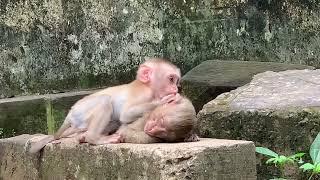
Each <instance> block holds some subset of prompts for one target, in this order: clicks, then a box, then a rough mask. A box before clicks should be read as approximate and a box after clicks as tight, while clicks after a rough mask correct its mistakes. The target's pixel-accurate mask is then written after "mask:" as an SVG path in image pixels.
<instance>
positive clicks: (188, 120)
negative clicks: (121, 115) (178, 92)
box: [80, 97, 199, 144]
mask: <svg viewBox="0 0 320 180" xmlns="http://www.w3.org/2000/svg"><path fill="white" fill-rule="evenodd" d="M196 122H197V118H196V112H195V109H194V107H193V105H192V103H191V102H190V100H189V99H187V98H186V97H180V98H179V99H178V100H175V101H172V102H169V103H166V104H164V105H161V106H158V107H157V108H156V109H154V110H153V111H151V112H149V113H145V114H144V116H143V117H141V118H139V119H138V120H136V121H134V122H132V123H130V124H124V125H121V127H120V128H119V129H118V130H117V131H116V133H114V134H112V135H110V136H105V141H106V142H109V143H121V142H123V143H139V144H147V143H157V142H179V141H180V142H181V141H198V140H199V139H198V137H197V136H196V135H195V134H192V133H193V129H194V128H195V126H196ZM190 136H194V137H193V138H191V140H188V139H190ZM195 136H196V137H195ZM80 141H81V139H80ZM81 142H83V141H81Z"/></svg>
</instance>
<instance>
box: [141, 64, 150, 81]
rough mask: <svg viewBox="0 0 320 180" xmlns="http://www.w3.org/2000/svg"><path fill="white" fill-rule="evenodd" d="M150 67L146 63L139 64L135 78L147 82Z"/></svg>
mask: <svg viewBox="0 0 320 180" xmlns="http://www.w3.org/2000/svg"><path fill="white" fill-rule="evenodd" d="M151 74H152V68H151V67H149V66H147V65H141V66H140V67H139V69H138V72H137V80H139V81H141V82H143V83H148V82H149V81H150V79H151Z"/></svg>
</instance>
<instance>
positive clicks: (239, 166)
mask: <svg viewBox="0 0 320 180" xmlns="http://www.w3.org/2000/svg"><path fill="white" fill-rule="evenodd" d="M30 137H31V136H30V135H21V136H16V137H13V138H8V139H2V140H0V179H52V178H54V179H163V180H167V179H217V180H218V179H234V180H236V179H249V180H250V179H256V169H255V153H254V144H253V143H252V142H249V141H234V140H222V139H201V140H200V141H199V142H193V143H172V144H165V143H161V144H109V145H103V146H89V145H87V144H82V145H77V144H76V143H75V142H74V141H72V140H71V139H65V140H64V141H62V143H61V144H49V145H47V146H46V148H45V149H44V151H43V152H42V154H41V156H39V154H36V155H30V154H26V153H24V152H23V151H24V150H23V148H24V143H25V142H26V140H27V139H29V138H30Z"/></svg>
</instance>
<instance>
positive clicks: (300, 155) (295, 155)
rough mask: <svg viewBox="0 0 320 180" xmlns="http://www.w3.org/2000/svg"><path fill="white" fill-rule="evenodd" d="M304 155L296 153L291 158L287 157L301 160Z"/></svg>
mask: <svg viewBox="0 0 320 180" xmlns="http://www.w3.org/2000/svg"><path fill="white" fill-rule="evenodd" d="M305 154H306V153H297V154H294V155H292V156H289V158H294V159H295V158H301V157H302V156H304V155H305Z"/></svg>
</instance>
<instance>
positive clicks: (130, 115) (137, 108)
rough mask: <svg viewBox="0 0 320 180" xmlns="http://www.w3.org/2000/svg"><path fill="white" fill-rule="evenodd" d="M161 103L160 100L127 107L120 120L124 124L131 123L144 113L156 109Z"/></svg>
mask: <svg viewBox="0 0 320 180" xmlns="http://www.w3.org/2000/svg"><path fill="white" fill-rule="evenodd" d="M160 104H161V103H160V102H159V101H152V102H149V103H143V104H139V105H131V106H130V107H125V108H124V109H123V110H122V112H121V114H120V122H121V123H123V124H130V123H131V122H133V121H135V120H136V119H138V118H139V117H141V116H142V115H143V114H144V113H146V112H150V111H152V110H154V109H155V108H156V107H157V106H159V105H160Z"/></svg>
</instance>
